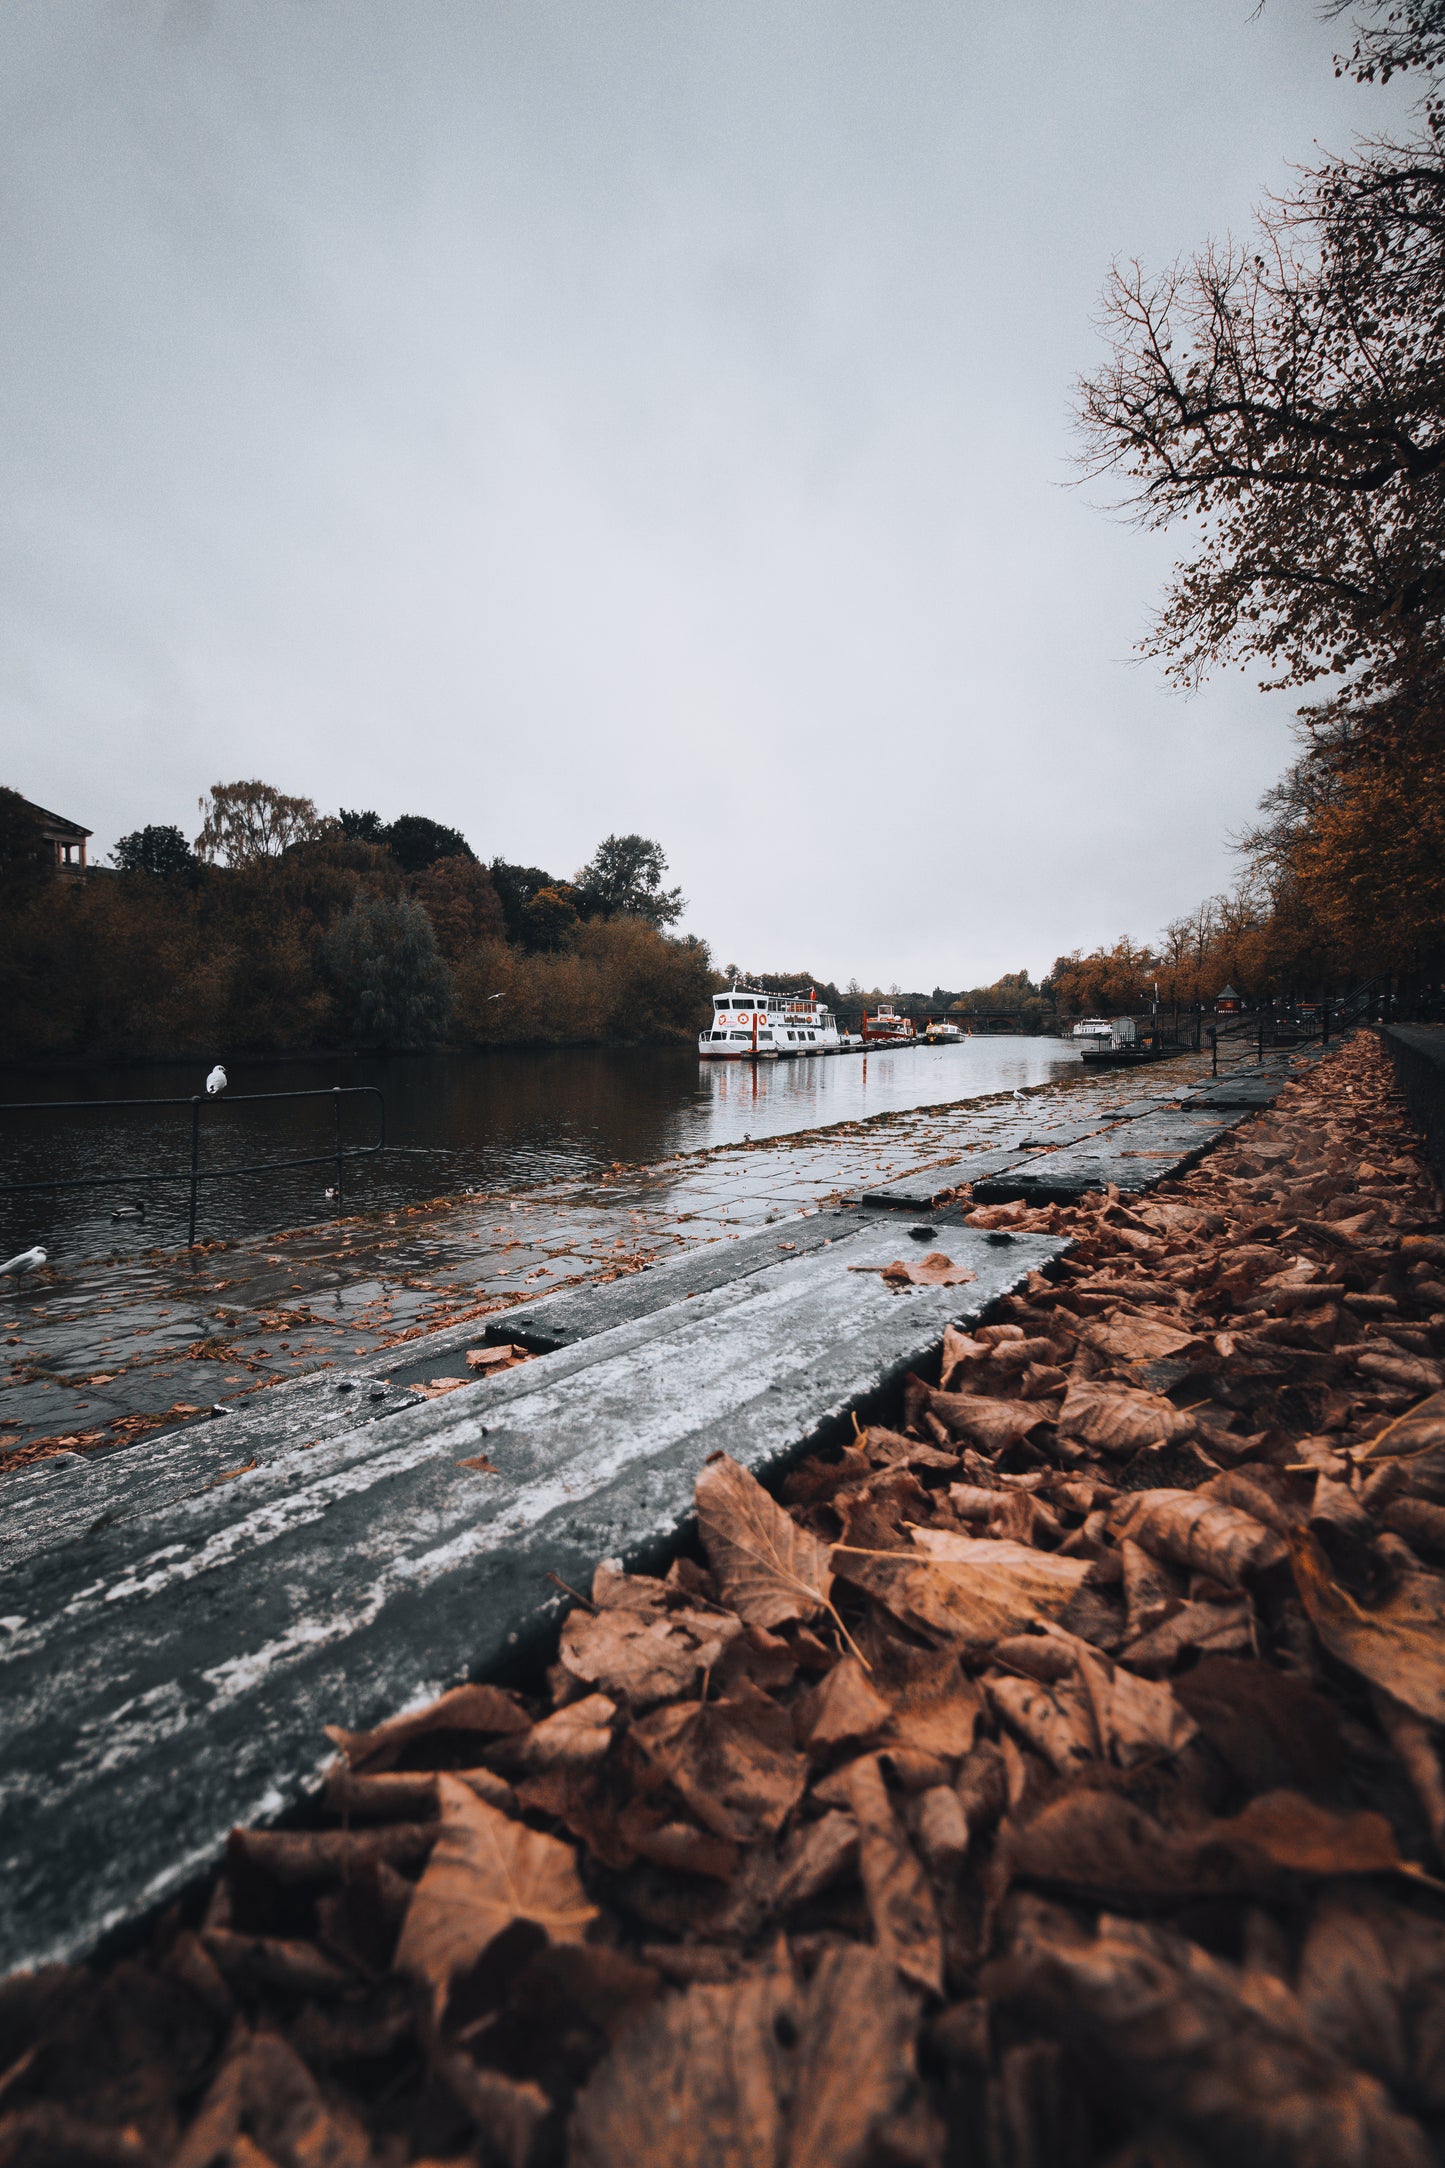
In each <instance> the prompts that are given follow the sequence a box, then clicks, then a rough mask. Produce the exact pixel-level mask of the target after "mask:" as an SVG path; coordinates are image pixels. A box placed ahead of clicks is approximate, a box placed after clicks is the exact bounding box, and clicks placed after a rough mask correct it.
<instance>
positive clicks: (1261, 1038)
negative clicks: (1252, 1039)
mask: <svg viewBox="0 0 1445 2168" xmlns="http://www.w3.org/2000/svg"><path fill="white" fill-rule="evenodd" d="M1254 1058H1255V1060H1256V1061H1263V1060H1264V1011H1263V1009H1261V1010H1260V1012H1259V1051H1258V1053H1257V1054H1256V1055H1255V1057H1254Z"/></svg>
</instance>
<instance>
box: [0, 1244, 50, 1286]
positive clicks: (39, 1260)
mask: <svg viewBox="0 0 1445 2168" xmlns="http://www.w3.org/2000/svg"><path fill="white" fill-rule="evenodd" d="M45 1258H46V1252H45V1251H44V1250H42V1249H41V1247H40V1244H39V1243H38V1242H37V1243H36V1245H35V1247H34V1248H33V1249H29V1250H21V1251H20V1252H19V1254H18V1256H15V1257H7V1258H6V1260H5V1262H4V1264H3V1265H0V1280H3V1279H4V1277H5V1275H6V1273H7V1272H13V1273H14V1275H15V1285H16V1288H17V1290H18V1288H19V1286H20V1283H21V1281H22V1280H23V1279H24V1278H25V1275H26V1273H27V1272H35V1271H38V1270H39V1268H40V1266H41V1265H43V1264H44V1263H45Z"/></svg>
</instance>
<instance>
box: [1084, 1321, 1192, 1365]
mask: <svg viewBox="0 0 1445 2168" xmlns="http://www.w3.org/2000/svg"><path fill="white" fill-rule="evenodd" d="M1079 1338H1080V1339H1081V1340H1083V1341H1084V1342H1086V1343H1087V1345H1088V1346H1089V1347H1091V1348H1093V1349H1094V1350H1095V1351H1096V1353H1098V1354H1100V1355H1105V1356H1108V1357H1109V1359H1110V1360H1111V1361H1113V1362H1124V1363H1142V1362H1159V1361H1161V1360H1162V1359H1163V1358H1165V1357H1166V1356H1170V1355H1182V1354H1184V1353H1185V1351H1186V1350H1187V1349H1191V1348H1197V1347H1198V1346H1199V1345H1200V1342H1199V1338H1198V1335H1197V1334H1195V1333H1192V1332H1183V1331H1181V1330H1180V1329H1179V1327H1178V1326H1177V1325H1166V1324H1164V1323H1163V1322H1162V1321H1161V1320H1160V1319H1158V1318H1154V1317H1127V1316H1116V1317H1096V1318H1090V1319H1089V1320H1088V1322H1087V1323H1086V1324H1083V1325H1081V1326H1080V1327H1079Z"/></svg>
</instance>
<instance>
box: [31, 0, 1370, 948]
mask: <svg viewBox="0 0 1445 2168" xmlns="http://www.w3.org/2000/svg"><path fill="white" fill-rule="evenodd" d="M1252 4H1253V0H994V4H992V5H988V6H985V5H981V4H979V0H866V4H865V0H506V4H502V0H214V4H212V0H6V6H5V8H4V11H3V14H0V295H3V318H0V408H3V416H4V421H3V432H0V552H3V584H0V719H3V735H4V751H3V756H0V780H3V781H6V782H9V783H11V784H12V785H14V786H15V787H18V788H19V789H20V790H22V791H24V792H25V793H26V794H27V795H28V796H31V797H33V798H36V799H38V800H39V801H40V802H41V803H43V804H46V805H49V806H52V807H54V808H55V809H56V810H59V811H61V812H64V813H66V814H68V815H70V816H72V817H74V818H77V819H80V820H83V821H85V822H86V823H87V824H88V825H90V826H92V827H93V828H94V829H95V830H96V840H95V846H94V847H95V848H96V849H97V851H105V850H108V849H109V848H110V846H111V845H112V844H113V843H114V841H115V839H116V837H117V836H119V835H120V834H122V833H124V832H125V831H126V830H128V829H131V828H134V827H137V826H139V825H141V824H142V823H144V822H147V821H159V822H166V821H174V822H176V823H178V824H179V825H180V826H181V827H182V828H184V829H185V830H186V832H187V833H188V834H194V833H195V831H196V826H197V816H196V801H197V798H198V796H199V795H200V793H201V792H202V791H203V790H204V789H205V788H206V787H207V786H208V785H209V784H210V783H212V782H213V781H217V780H229V779H232V778H236V777H242V776H251V775H259V776H262V777H264V778H265V779H266V780H267V781H269V782H272V783H275V784H277V785H278V786H280V787H281V788H282V789H285V790H288V791H295V792H302V793H305V794H306V795H308V796H311V797H314V798H315V799H316V801H317V803H318V804H319V805H320V806H322V807H323V808H326V809H332V808H335V807H336V806H338V805H349V806H373V807H376V808H377V809H378V810H379V811H380V812H381V813H382V815H383V816H384V817H391V816H393V815H395V814H397V813H401V812H422V813H429V814H431V815H432V816H433V817H435V818H437V819H439V820H443V821H446V822H450V823H453V824H455V825H456V826H458V827H460V828H461V829H463V830H464V832H465V833H466V835H467V836H468V838H469V840H470V841H471V843H472V845H473V847H474V848H475V849H476V851H477V852H478V853H479V855H481V856H484V857H492V856H494V855H496V854H498V853H500V854H502V855H503V856H505V857H508V858H513V859H520V860H523V861H526V862H529V863H539V864H542V865H545V866H548V867H550V868H551V869H553V870H554V871H556V872H559V873H564V874H566V873H570V872H572V871H573V870H574V869H575V868H576V867H577V866H578V865H579V864H580V863H581V862H582V861H583V860H584V859H585V858H586V857H587V856H589V855H590V853H591V851H592V849H593V847H594V845H595V844H596V842H597V841H598V839H599V838H600V837H601V836H602V835H604V834H605V833H606V832H607V831H608V830H614V829H615V830H626V829H634V828H635V829H641V830H643V831H644V832H646V833H648V834H652V835H655V836H657V837H659V838H660V839H661V841H662V842H663V844H664V846H665V848H666V850H667V851H668V854H669V856H670V859H671V861H672V867H673V877H674V878H676V879H678V880H680V881H681V883H682V885H683V888H684V891H685V893H686V895H687V897H688V899H689V908H688V912H687V916H686V921H685V923H686V925H687V926H688V928H690V929H691V930H693V931H695V932H697V933H700V934H702V935H703V936H705V937H706V938H707V939H708V940H709V941H710V942H711V943H712V945H713V948H714V951H715V954H716V955H717V957H718V959H719V961H723V960H727V959H731V958H738V959H741V960H743V961H745V962H748V961H751V962H752V963H753V964H754V965H756V966H759V967H763V966H767V967H773V968H785V967H789V966H794V965H802V966H806V967H807V968H809V969H812V970H814V971H816V972H818V973H820V974H823V975H838V976H840V977H841V976H844V975H846V974H849V973H856V974H857V975H858V976H859V977H860V978H861V979H862V980H863V981H864V983H865V984H866V983H874V982H881V983H883V984H885V985H886V984H888V983H891V982H897V983H900V984H902V985H904V986H924V987H929V986H932V985H934V984H935V983H938V982H942V983H943V984H945V985H950V986H958V985H964V984H973V983H978V982H981V981H983V980H986V979H988V978H991V977H992V976H994V975H995V974H996V973H997V972H999V971H1002V970H1006V969H1012V968H1016V967H1017V966H1018V965H1020V964H1027V965H1028V966H1029V967H1030V968H1032V969H1033V970H1034V971H1035V972H1036V973H1037V972H1039V971H1041V970H1043V969H1044V968H1045V967H1046V966H1047V965H1048V964H1049V963H1050V962H1051V961H1052V959H1053V957H1054V955H1055V954H1056V953H1057V952H1058V951H1060V950H1061V949H1066V948H1072V947H1074V946H1076V945H1079V944H1083V945H1085V946H1088V945H1091V944H1092V943H1094V942H1095V941H1097V940H1100V939H1109V938H1112V937H1113V936H1114V935H1116V934H1117V933H1119V932H1121V931H1123V930H1125V929H1128V930H1130V931H1132V932H1134V933H1137V934H1144V935H1149V934H1151V933H1152V932H1154V930H1155V929H1156V928H1157V927H1158V926H1160V925H1161V924H1162V923H1163V922H1164V921H1165V920H1167V919H1168V918H1170V917H1172V916H1174V915H1176V914H1178V913H1179V912H1180V911H1182V910H1184V909H1186V908H1187V907H1188V906H1189V905H1190V904H1191V903H1192V902H1194V901H1195V900H1196V898H1197V897H1198V896H1200V895H1202V894H1204V893H1207V892H1208V891H1210V890H1212V889H1215V888H1218V887H1220V886H1222V885H1224V884H1225V883H1226V882H1228V881H1229V880H1230V879H1231V878H1232V874H1233V861H1232V859H1231V857H1230V854H1229V852H1228V848H1227V842H1226V837H1227V833H1228V831H1229V830H1230V829H1231V828H1235V827H1237V826H1238V825H1239V824H1240V823H1241V822H1242V821H1243V820H1244V819H1245V818H1247V816H1248V815H1249V813H1250V812H1251V810H1252V808H1253V806H1254V803H1255V801H1256V799H1257V798H1258V796H1259V793H1260V791H1261V790H1262V789H1263V788H1264V787H1265V786H1266V785H1267V784H1268V783H1269V782H1270V781H1271V780H1272V779H1273V777H1274V775H1275V774H1276V773H1277V771H1278V769H1279V767H1280V766H1281V765H1282V763H1283V760H1284V759H1285V757H1286V755H1287V749H1288V737H1287V726H1288V721H1289V708H1288V705H1287V704H1286V701H1285V700H1284V699H1282V698H1280V697H1278V696H1274V697H1270V696H1264V695H1261V694H1259V693H1257V692H1255V691H1254V690H1253V689H1252V687H1251V684H1250V682H1249V681H1248V680H1247V679H1244V678H1241V677H1240V676H1239V675H1238V674H1235V675H1234V676H1232V677H1230V678H1229V679H1228V680H1226V681H1224V682H1222V683H1219V684H1216V685H1214V686H1212V687H1211V688H1209V689H1208V690H1207V691H1206V692H1205V693H1204V694H1202V695H1201V696H1199V697H1197V698H1195V699H1193V700H1189V701H1186V700H1182V699H1180V698H1179V697H1177V696H1176V695H1173V694H1171V693H1169V692H1168V691H1166V689H1165V687H1164V685H1163V683H1162V681H1161V679H1160V676H1159V674H1158V672H1157V669H1156V668H1155V667H1154V666H1153V665H1140V664H1138V663H1136V662H1133V661H1131V660H1130V655H1131V650H1132V648H1133V646H1134V644H1135V642H1136V641H1137V639H1138V638H1139V636H1140V633H1141V631H1142V630H1143V628H1144V626H1145V623H1146V621H1147V618H1148V614H1149V610H1150V608H1151V605H1152V603H1153V601H1154V600H1155V598H1156V597H1157V594H1158V591H1159V587H1160V584H1161V580H1162V577H1163V574H1164V572H1165V570H1166V568H1167V565H1168V562H1169V559H1170V551H1169V549H1168V547H1167V545H1166V544H1163V543H1161V542H1159V541H1158V540H1156V539H1154V538H1146V537H1142V536H1140V535H1138V534H1137V533H1135V532H1133V531H1132V530H1130V529H1129V528H1127V527H1126V526H1123V525H1121V524H1120V523H1118V522H1117V521H1116V520H1111V519H1110V518H1109V517H1107V516H1106V515H1105V514H1104V512H1103V511H1102V510H1100V509H1099V508H1098V499H1097V497H1096V498H1095V499H1093V500H1092V501H1091V499H1090V497H1089V496H1088V495H1087V494H1086V493H1084V492H1081V491H1079V490H1078V489H1076V488H1073V487H1071V486H1069V477H1070V467H1069V454H1070V446H1071V438H1070V429H1069V400H1070V386H1071V382H1072V379H1073V378H1074V377H1075V375H1076V374H1077V373H1078V371H1079V370H1080V369H1081V368H1084V367H1087V366H1089V365H1090V364H1091V362H1092V361H1093V360H1094V359H1095V357H1096V355H1097V352H1098V348H1097V343H1096V340H1097V334H1096V332H1095V331H1094V329H1093V328H1092V315H1093V310H1094V307H1095V303H1096V298H1097V295H1098V291H1099V288H1100V285H1101V282H1102V280H1103V278H1104V274H1105V271H1106V269H1107V266H1108V263H1109V260H1110V258H1111V256H1113V255H1114V254H1116V253H1122V254H1131V255H1132V254H1137V255H1140V256H1142V257H1143V258H1145V259H1146V260H1147V261H1149V262H1151V263H1153V264H1160V263H1162V262H1163V261H1164V260H1165V259H1167V258H1169V257H1171V256H1172V255H1174V254H1175V253H1176V252H1178V251H1179V250H1181V249H1184V248H1187V247H1190V246H1192V245H1194V244H1197V243H1198V242H1200V241H1202V240H1203V239H1204V238H1205V236H1206V234H1207V233H1209V232H1210V231H1214V232H1220V231H1222V230H1224V229H1225V228H1226V227H1229V226H1231V225H1232V226H1234V227H1235V228H1236V229H1237V228H1239V227H1241V226H1242V225H1243V224H1244V223H1245V221H1246V219H1247V217H1248V212H1249V207H1250V205H1251V203H1252V202H1253V201H1254V200H1255V199H1256V198H1257V196H1258V195H1259V193H1260V191H1261V189H1263V188H1267V187H1279V186H1281V185H1284V184H1285V182H1286V180H1287V167H1288V162H1289V161H1290V160H1292V159H1293V160H1298V159H1301V158H1305V157H1308V156H1309V155H1310V154H1311V151H1312V147H1313V146H1314V145H1315V144H1316V143H1320V144H1323V145H1324V146H1325V147H1327V148H1331V149H1338V148H1343V147H1344V146H1345V145H1346V144H1347V142H1348V140H1349V138H1350V136H1351V134H1352V133H1356V132H1360V131H1366V132H1368V131H1372V130H1375V129H1378V128H1382V127H1385V126H1387V125H1391V124H1396V123H1398V120H1399V118H1400V115H1401V114H1402V112H1403V110H1404V108H1405V96H1404V93H1403V92H1402V91H1400V90H1398V89H1395V88H1392V89H1391V90H1390V91H1388V92H1382V91H1379V90H1373V91H1372V90H1363V89H1360V88H1358V87H1356V86H1353V85H1350V84H1347V83H1345V84H1342V83H1338V82H1336V81H1335V79H1334V76H1333V72H1332V68H1331V54H1332V52H1333V51H1334V49H1335V48H1336V47H1337V46H1338V45H1339V44H1340V43H1341V42H1342V39H1343V38H1344V36H1345V35H1346V27H1345V26H1343V25H1335V26H1331V25H1328V24H1324V23H1321V22H1320V21H1319V20H1318V19H1317V16H1316V13H1315V9H1314V5H1313V0H1270V4H1269V6H1268V8H1267V9H1266V11H1265V12H1264V14H1263V16H1262V18H1260V19H1258V20H1255V19H1252Z"/></svg>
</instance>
